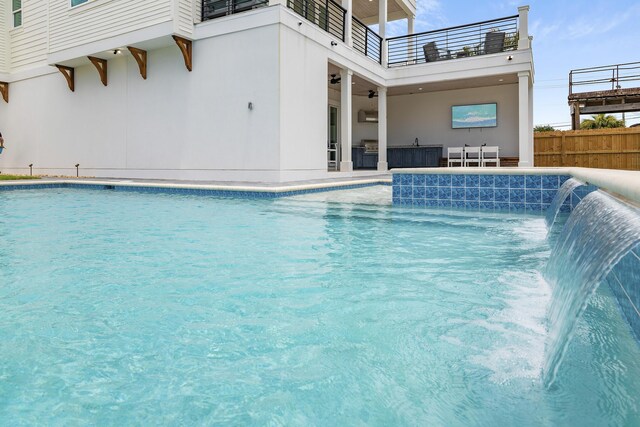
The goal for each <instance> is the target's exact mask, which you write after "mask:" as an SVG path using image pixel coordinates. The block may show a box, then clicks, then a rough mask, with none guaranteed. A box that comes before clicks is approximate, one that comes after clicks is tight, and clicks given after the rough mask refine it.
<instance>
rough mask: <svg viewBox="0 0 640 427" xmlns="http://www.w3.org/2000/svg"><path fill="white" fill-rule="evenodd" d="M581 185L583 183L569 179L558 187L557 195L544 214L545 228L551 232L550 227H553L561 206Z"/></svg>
mask: <svg viewBox="0 0 640 427" xmlns="http://www.w3.org/2000/svg"><path fill="white" fill-rule="evenodd" d="M581 185H584V183H583V182H581V181H578V180H577V179H575V178H569V179H568V180H566V181H565V182H564V183H563V184H562V185H561V186H560V188H559V189H558V193H557V194H556V195H555V197H554V198H553V201H552V202H551V205H549V207H548V208H547V212H546V213H545V218H544V219H545V221H546V223H547V227H549V230H551V227H553V223H554V222H555V220H556V218H557V217H558V214H559V213H560V209H561V208H562V205H563V204H564V203H565V201H566V200H567V198H568V197H569V196H571V193H572V192H573V190H575V189H576V188H578V187H580V186H581Z"/></svg>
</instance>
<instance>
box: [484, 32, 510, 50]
mask: <svg viewBox="0 0 640 427" xmlns="http://www.w3.org/2000/svg"><path fill="white" fill-rule="evenodd" d="M505 36H506V34H505V33H503V32H502V31H490V32H488V33H487V35H486V36H485V37H484V53H485V54H489V53H500V52H502V51H503V50H504V40H505Z"/></svg>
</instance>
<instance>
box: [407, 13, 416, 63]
mask: <svg viewBox="0 0 640 427" xmlns="http://www.w3.org/2000/svg"><path fill="white" fill-rule="evenodd" d="M415 20H416V17H415V16H413V15H412V16H407V35H411V34H413V31H414V28H413V26H414V24H415ZM408 50H409V54H408V55H407V59H408V60H409V64H413V62H414V61H415V60H416V53H415V52H414V50H415V42H414V40H413V37H412V38H410V39H409V44H408Z"/></svg>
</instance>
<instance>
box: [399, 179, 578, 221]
mask: <svg viewBox="0 0 640 427" xmlns="http://www.w3.org/2000/svg"><path fill="white" fill-rule="evenodd" d="M569 178H570V175H567V174H555V175H553V174H541V175H534V174H513V173H510V174H506V173H505V174H500V173H496V174H486V173H485V174H480V173H478V174H476V173H458V174H456V173H450V171H447V173H442V174H438V173H433V174H421V173H398V174H394V175H393V178H392V188H393V196H392V201H393V204H394V205H399V206H414V207H424V208H445V209H463V210H473V211H485V212H513V213H526V214H534V215H543V214H544V213H545V211H546V209H547V208H548V207H549V205H550V204H551V202H552V200H553V198H554V197H555V195H556V193H557V191H558V189H559V188H560V186H561V185H562V184H563V183H564V182H565V181H566V180H567V179H569ZM562 210H563V211H564V212H569V211H570V210H571V200H567V201H566V202H565V204H564V205H563V206H562Z"/></svg>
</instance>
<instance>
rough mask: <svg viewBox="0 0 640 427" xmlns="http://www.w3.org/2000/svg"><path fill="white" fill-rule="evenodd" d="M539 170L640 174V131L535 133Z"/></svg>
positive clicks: (535, 158)
mask: <svg viewBox="0 0 640 427" xmlns="http://www.w3.org/2000/svg"><path fill="white" fill-rule="evenodd" d="M533 138H534V151H535V152H534V164H535V165H536V166H578V167H586V168H605V169H628V170H640V127H635V128H620V129H597V130H575V131H566V132H560V131H557V132H536V133H534V134H533Z"/></svg>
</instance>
